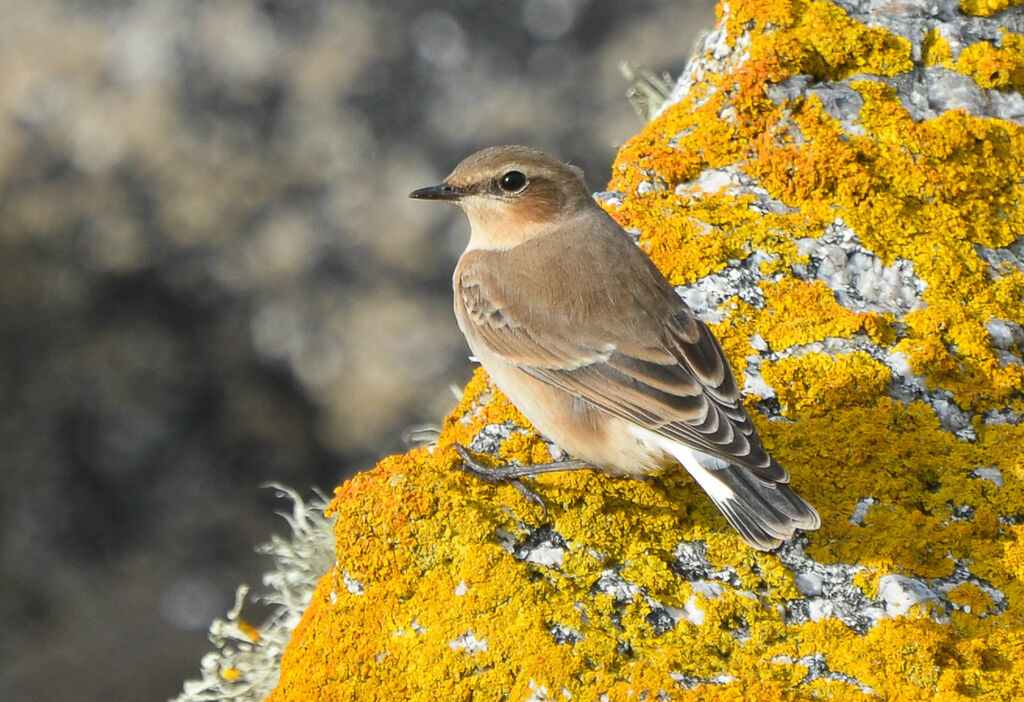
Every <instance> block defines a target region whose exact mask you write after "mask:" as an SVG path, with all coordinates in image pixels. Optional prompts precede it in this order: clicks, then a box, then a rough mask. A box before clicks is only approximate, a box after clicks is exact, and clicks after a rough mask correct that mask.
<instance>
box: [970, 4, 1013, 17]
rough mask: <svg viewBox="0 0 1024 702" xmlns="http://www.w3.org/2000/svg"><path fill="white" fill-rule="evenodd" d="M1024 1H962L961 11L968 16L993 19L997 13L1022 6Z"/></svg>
mask: <svg viewBox="0 0 1024 702" xmlns="http://www.w3.org/2000/svg"><path fill="white" fill-rule="evenodd" d="M1021 2H1024V0H960V9H961V10H963V11H964V13H965V14H968V15H977V16H979V17H991V16H992V15H994V14H995V13H997V12H1002V11H1003V10H1005V9H1007V8H1010V7H1015V6H1016V5H1020V4H1021Z"/></svg>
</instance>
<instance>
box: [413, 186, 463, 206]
mask: <svg viewBox="0 0 1024 702" xmlns="http://www.w3.org/2000/svg"><path fill="white" fill-rule="evenodd" d="M409 197H411V198H415V199H416V200H448V201H449V202H455V201H456V200H458V199H459V198H460V197H462V192H461V191H460V190H459V189H458V188H456V187H455V186H454V185H448V183H441V184H440V185H431V186H430V187H428V188H420V189H419V190H413V191H412V192H411V193H409Z"/></svg>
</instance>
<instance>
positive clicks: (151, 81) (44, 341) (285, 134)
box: [0, 0, 714, 702]
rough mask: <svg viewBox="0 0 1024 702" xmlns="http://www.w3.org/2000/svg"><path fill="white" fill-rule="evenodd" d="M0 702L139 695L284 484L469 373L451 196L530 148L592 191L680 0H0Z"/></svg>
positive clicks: (206, 605)
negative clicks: (439, 191)
mask: <svg viewBox="0 0 1024 702" xmlns="http://www.w3.org/2000/svg"><path fill="white" fill-rule="evenodd" d="M0 11H2V14H0V16H2V17H3V20H2V22H0V477H2V486H3V487H2V491H0V699H3V700H44V699H45V700H48V701H50V702H61V701H63V700H72V699H74V700H159V699H165V698H167V697H170V696H172V695H175V694H177V693H178V691H179V690H180V688H181V683H182V681H183V680H184V679H186V678H190V677H196V675H197V671H198V664H199V659H200V657H201V655H202V654H203V653H204V652H205V651H206V650H207V648H208V647H207V643H206V634H205V631H206V627H207V626H208V624H209V622H210V620H211V619H212V618H213V617H215V616H219V615H221V614H222V613H223V612H224V611H226V610H227V609H228V608H229V607H230V606H231V602H232V599H233V594H234V590H235V587H236V585H237V584H238V583H240V582H249V583H253V584H258V583H259V580H260V573H261V571H262V569H263V568H264V566H265V565H266V564H265V563H264V562H262V561H261V557H259V556H257V555H256V554H255V553H254V552H253V547H254V545H255V544H258V543H261V542H264V541H266V540H267V539H268V537H269V535H270V534H271V533H273V532H283V531H285V530H286V528H285V525H284V522H283V521H281V520H280V519H279V518H278V517H276V516H275V515H274V511H275V510H277V509H288V508H289V505H288V504H285V503H281V502H279V501H277V500H276V498H275V497H274V494H273V492H272V491H270V490H267V489H265V488H263V489H261V488H260V487H259V486H260V484H261V483H264V482H266V481H271V480H272V481H278V482H281V483H285V484H287V485H290V486H292V487H294V488H296V489H298V490H299V491H300V492H303V493H304V494H309V493H310V491H311V489H312V486H319V487H320V488H322V489H323V490H325V491H328V492H329V491H330V490H331V489H332V488H333V486H334V485H336V484H338V483H340V482H341V481H342V480H344V479H345V478H346V477H347V476H348V475H351V474H352V473H353V472H355V471H357V470H360V469H363V468H367V467H370V466H372V465H373V464H374V462H375V461H376V460H377V459H378V458H380V457H382V456H384V455H386V454H388V453H392V452H397V451H402V450H404V449H405V448H406V446H405V445H404V444H403V442H402V438H401V437H402V434H403V430H405V429H407V428H408V427H410V426H414V425H417V424H420V423H431V422H433V423H437V422H438V421H439V420H440V418H441V417H442V416H443V415H444V414H445V413H446V412H447V411H448V410H449V409H450V408H451V407H452V406H453V403H454V397H453V396H452V393H451V390H450V386H453V385H454V386H460V385H461V384H462V383H463V382H464V381H465V380H466V379H467V378H468V377H469V374H470V371H471V368H470V364H469V362H468V361H467V359H466V356H467V350H466V348H465V346H464V341H463V340H462V337H461V335H460V334H459V332H458V329H457V327H456V325H455V321H454V318H453V316H452V313H451V291H450V287H449V286H450V276H451V271H452V268H453V266H454V262H455V259H456V258H457V256H458V254H459V252H460V251H461V249H462V247H463V246H464V245H465V241H466V238H467V235H468V227H467V226H466V224H465V222H464V220H463V219H462V217H461V216H460V215H459V214H458V213H457V211H456V210H455V209H454V208H446V207H441V206H437V205H429V204H423V203H419V202H413V201H410V200H407V199H406V195H407V194H408V193H409V192H410V191H411V190H413V189H415V188H417V187H420V186H424V185H430V184H434V183H436V182H439V181H440V180H441V178H443V177H444V176H445V175H446V174H447V173H448V172H449V171H450V170H451V168H452V167H453V166H454V165H455V164H456V163H457V162H458V161H459V160H460V159H461V158H462V157H463V156H465V155H468V154H469V153H471V152H472V151H474V150H476V149H477V148H480V147H483V146H487V145H491V144H497V143H523V144H528V145H531V146H536V147H539V148H542V149H545V150H548V151H550V152H552V153H553V154H557V155H558V156H560V157H562V158H564V159H566V160H571V161H572V162H574V163H576V164H579V165H581V166H582V167H584V169H585V170H586V172H587V175H588V182H589V185H590V187H591V189H592V190H599V189H601V188H602V187H603V185H604V183H605V182H606V181H607V179H608V176H609V173H610V171H609V168H610V164H611V161H612V159H613V157H614V154H615V152H616V150H617V147H618V145H619V144H621V143H622V142H624V141H625V140H626V139H628V138H629V137H630V136H632V135H633V134H634V133H635V132H636V131H637V130H638V129H639V128H640V127H641V126H642V124H641V121H640V119H639V118H638V117H637V116H636V115H635V114H634V113H633V111H632V110H631V108H630V106H629V104H628V103H627V101H626V100H625V98H624V97H623V95H624V92H625V91H626V89H627V88H628V84H627V81H626V80H625V79H624V78H623V77H622V76H621V75H620V72H619V70H618V64H619V62H621V61H629V62H631V63H632V64H634V65H636V66H641V67H645V68H648V69H651V70H653V71H654V72H656V73H661V72H663V71H668V72H671V73H672V74H673V75H678V73H679V72H680V70H681V69H682V66H683V63H684V61H685V59H686V57H687V56H688V53H689V51H690V47H691V45H692V43H693V40H694V38H695V34H696V32H698V31H700V30H702V29H707V28H710V27H711V26H712V23H713V20H714V16H713V8H712V5H711V3H710V1H709V0H678V1H675V2H673V1H669V0H634V1H633V2H629V3H622V2H614V1H613V0H516V1H514V2H504V3H483V2H474V1H472V0H462V1H455V0H452V1H450V2H437V3H423V2H420V1H418V0H376V1H370V0H367V1H366V2H354V1H352V0H333V1H330V2H329V1H327V0H262V1H259V0H208V1H202V0H136V1H133V0H65V1H60V0H33V2H24V0H0Z"/></svg>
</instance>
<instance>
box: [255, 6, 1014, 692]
mask: <svg viewBox="0 0 1024 702" xmlns="http://www.w3.org/2000/svg"><path fill="white" fill-rule="evenodd" d="M1002 6H1003V7H1005V6H1006V3H1005V2H1004V3H1002ZM964 8H965V9H967V10H971V11H974V12H977V13H978V14H991V12H990V10H991V11H994V10H997V9H999V8H992V7H991V6H986V8H987V9H986V8H979V7H968V6H967V5H966V4H965V5H964ZM1022 24H1024V13H1022V12H1021V11H1019V10H1018V9H1016V8H1013V9H1009V10H1005V11H1004V12H1001V13H997V14H995V16H993V17H992V18H990V19H983V18H978V17H968V16H964V15H963V14H962V13H961V12H960V10H959V8H958V6H957V5H955V4H953V3H950V2H940V3H931V4H924V3H920V4H914V3H900V4H888V5H878V4H869V3H862V4H854V3H839V4H834V3H830V2H824V1H815V0H811V1H809V2H808V1H805V0H763V1H750V2H733V3H730V4H723V5H722V6H721V20H720V22H719V25H718V28H717V29H716V30H715V32H713V33H712V34H710V35H709V36H708V37H707V39H706V41H705V43H704V47H703V49H702V52H701V54H700V55H699V56H698V57H697V58H696V59H695V61H694V62H692V63H691V65H690V67H689V68H688V70H687V72H686V73H685V74H684V76H683V78H682V79H681V80H680V82H679V84H678V86H677V90H676V93H675V95H674V97H673V99H672V100H671V101H670V104H668V105H666V107H665V108H664V110H663V111H662V113H661V114H660V116H658V117H657V118H656V119H655V120H654V121H653V122H651V124H650V125H648V127H647V128H646V129H645V130H644V131H643V133H641V134H640V135H639V136H637V137H636V138H635V139H634V140H633V141H632V142H631V143H630V144H628V145H627V146H626V147H625V148H624V149H623V150H622V151H621V153H620V156H619V159H618V162H617V163H616V165H615V168H614V173H613V179H612V182H611V184H610V187H609V193H608V194H606V195H604V196H603V197H602V198H601V200H602V202H603V203H604V204H605V206H606V207H607V208H608V209H609V211H610V212H611V213H612V214H613V216H615V217H616V218H617V219H618V220H619V221H620V222H621V223H622V224H623V226H624V227H627V228H628V229H630V230H632V231H635V232H637V236H638V245H640V246H641V247H643V248H644V250H645V251H647V252H648V253H649V254H650V256H651V257H652V259H653V260H654V261H655V262H656V263H657V264H658V266H659V267H660V268H661V269H662V270H663V271H664V272H665V273H666V275H667V276H669V278H670V280H671V281H672V282H673V283H674V284H676V285H677V286H679V287H678V290H679V293H680V295H682V296H683V297H684V298H685V299H686V300H687V301H688V302H689V303H690V304H691V305H692V306H693V307H694V309H695V310H697V311H698V312H699V313H700V314H701V315H702V316H704V317H705V318H706V319H708V320H709V322H711V323H712V326H713V328H714V330H715V332H716V333H717V334H718V335H719V337H720V338H721V339H722V342H723V346H724V348H725V349H726V351H727V353H728V354H729V356H730V358H731V360H732V361H733V364H734V367H735V369H736V371H737V373H738V375H739V377H740V378H741V379H743V381H744V382H745V386H746V390H747V392H748V393H749V394H750V408H751V410H752V411H753V413H754V418H755V422H756V423H757V427H758V430H759V432H760V433H761V435H762V437H764V440H765V443H766V445H767V446H768V447H769V448H770V450H771V451H772V453H773V455H774V456H775V457H776V458H777V459H778V460H779V462H780V463H781V464H782V465H783V466H785V467H786V468H787V469H789V471H790V472H791V473H792V480H793V483H794V485H796V486H797V487H798V488H799V490H800V493H801V494H802V495H804V496H806V497H807V499H808V500H809V501H810V502H812V503H813V504H814V505H815V506H816V507H817V508H818V510H819V512H820V513H821V516H822V527H821V529H820V530H819V531H817V532H814V533H813V534H808V535H805V536H801V537H799V538H797V539H795V540H793V541H791V542H790V543H787V544H785V545H784V546H783V547H781V548H780V549H778V550H776V551H775V552H772V553H760V552H757V551H754V550H751V549H750V548H748V547H746V546H744V545H743V543H742V542H741V540H740V539H739V537H738V536H737V535H736V534H735V533H734V532H732V531H731V530H730V529H729V528H728V526H727V525H726V523H725V521H724V519H722V518H721V517H720V516H719V515H717V514H716V512H715V510H714V508H713V506H712V505H711V503H710V501H709V500H707V499H706V497H705V496H704V495H703V494H702V493H701V492H700V490H699V489H698V488H697V487H696V485H695V484H694V483H693V482H692V481H691V480H690V479H689V478H688V477H687V476H686V474H685V472H684V471H682V470H679V471H677V472H669V473H667V474H665V475H663V476H662V477H661V479H660V481H652V482H640V481H635V480H629V479H615V478H610V477H608V476H604V475H598V474H594V473H589V472H577V473H568V474H554V475H548V476H543V477H540V478H538V479H537V480H536V481H535V482H534V483H533V484H532V485H531V488H532V489H533V490H535V491H536V492H537V493H539V494H540V495H541V497H542V498H543V500H544V502H545V504H546V507H547V509H546V510H542V509H540V508H539V507H537V506H535V505H533V504H532V503H530V502H528V501H527V500H525V499H524V498H523V496H522V495H520V494H519V493H518V492H517V491H516V490H515V489H514V488H513V487H512V486H500V487H495V486H490V485H486V484H482V483H479V482H477V481H474V480H473V479H471V478H469V477H467V476H465V475H464V474H462V473H460V472H454V471H453V468H454V467H455V466H456V465H457V463H458V457H457V455H456V453H455V452H454V450H453V449H452V448H451V444H452V443H453V442H462V443H465V444H467V445H473V447H474V448H477V449H491V450H493V451H494V452H495V453H496V454H497V457H496V459H495V460H497V459H498V458H500V459H505V460H513V461H520V462H524V463H525V462H531V461H543V460H548V458H549V456H550V453H551V451H552V447H550V446H549V445H548V444H547V443H546V442H545V441H544V440H543V439H542V438H540V437H538V436H536V435H535V434H534V433H532V432H531V431H530V430H529V428H528V426H527V425H526V423H525V421H524V420H523V419H522V418H521V417H520V416H519V415H518V414H517V413H516V412H515V410H514V409H513V408H512V407H510V406H509V405H508V404H507V402H505V400H504V399H503V398H502V397H501V396H500V393H498V392H497V391H496V390H494V389H493V388H492V387H491V386H490V385H489V384H488V383H487V381H486V378H485V376H484V375H483V374H482V372H478V373H477V375H476V376H475V378H474V380H473V381H472V382H471V383H470V384H469V385H468V386H467V388H466V391H465V396H464V397H463V400H462V402H461V403H460V404H459V406H458V407H457V408H456V410H455V411H454V412H453V413H452V414H451V416H450V417H449V418H448V419H447V420H446V423H445V427H444V430H443V432H442V434H441V437H440V439H439V440H438V442H437V444H436V445H435V446H431V447H426V448H421V449H417V450H414V451H412V452H410V453H408V454H406V455H404V456H397V457H392V458H389V459H386V460H384V461H383V462H381V463H380V464H379V465H378V466H377V467H376V468H375V469H373V470H372V471H368V472H366V473H364V474H362V475H359V476H357V477H356V478H354V479H353V480H351V481H349V482H348V483H346V484H345V485H344V486H342V487H341V488H339V489H338V491H337V494H336V496H335V499H334V501H333V503H332V507H331V510H332V512H333V514H335V515H336V517H337V525H336V552H337V559H338V560H337V566H336V568H334V569H333V570H331V571H330V572H328V573H327V574H325V575H324V577H323V578H322V579H321V581H320V584H319V587H318V589H317V590H316V592H315V593H314V596H313V601H312V603H311V605H310V607H309V609H308V611H307V612H306V616H305V617H304V619H303V621H302V623H301V624H300V625H299V626H298V628H297V629H296V630H295V632H294V635H293V639H292V642H291V645H290V647H289V649H288V651H287V652H286V654H285V657H284V660H283V663H282V669H281V682H280V684H279V686H278V688H277V690H276V691H275V693H274V694H273V695H272V697H271V699H272V700H275V701H283V700H319V699H323V700H328V699H331V700H335V699H409V700H419V699H422V700H427V699H430V700H433V699H465V700H469V699H473V700H475V701H476V700H499V699H501V700H506V699H507V700H547V699H551V700H554V699H566V700H568V699H572V700H581V699H583V700H599V699H609V700H621V699H693V700H698V699H699V700H715V699H803V698H820V697H830V698H837V699H863V698H871V697H878V698H882V699H907V700H919V699H931V698H934V699H942V700H955V699H971V698H978V699H991V700H997V699H998V700H1003V699H1015V698H1020V697H1021V696H1024V451H1022V446H1024V424H1022V422H1021V419H1022V412H1024V396H1022V392H1021V388H1022V387H1024V364H1022V361H1021V357H1022V352H1024V331H1022V325H1024V238H1021V232H1024V127H1022V126H1021V124H1020V121H1021V120H1024V98H1022V95H1021V93H1020V89H1021V87H1024V82H1022V81H1021V79H1020V75H1019V73H1020V69H1019V68H1018V66H1021V65H1024V63H1022V62H1024V44H1022V43H1021V42H1022V41H1024V37H1021V36H1020V35H1019V34H1017V33H1016V32H1019V31H1020V30H1021V25H1022ZM474 441H476V443H475V444H474Z"/></svg>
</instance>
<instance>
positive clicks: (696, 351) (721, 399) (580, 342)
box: [458, 271, 788, 482]
mask: <svg viewBox="0 0 1024 702" xmlns="http://www.w3.org/2000/svg"><path fill="white" fill-rule="evenodd" d="M466 273H467V274H464V275H463V276H462V278H461V280H460V284H459V288H458V292H459V294H461V296H462V302H463V304H464V305H465V308H466V312H467V316H468V318H469V321H470V323H471V324H473V326H474V329H473V333H474V334H475V335H477V336H478V337H479V338H480V340H481V341H483V342H484V343H485V344H486V345H487V347H488V348H489V349H490V350H491V351H492V352H494V353H496V354H498V355H500V356H501V357H502V358H503V359H505V360H506V361H507V362H509V363H512V364H514V365H516V366H517V367H519V368H520V369H521V370H523V371H524V372H526V373H528V374H529V375H531V376H533V377H535V378H537V379H539V380H542V381H544V382H546V383H549V384H551V385H553V386H555V387H559V388H561V389H563V390H565V391H566V392H569V393H571V394H572V395H575V396H577V397H580V398H582V399H584V400H585V401H587V402H589V403H591V404H593V405H595V406H597V407H599V408H601V409H602V410H604V411H606V412H608V413H609V414H612V415H615V416H618V417H621V418H623V419H626V420H628V421H630V422H635V423H636V424H638V425H639V426H641V427H643V428H645V429H649V430H650V431H653V432H655V433H656V434H659V435H661V436H664V437H666V438H669V439H673V440H676V441H679V442H681V443H683V444H685V445H688V446H691V447H693V448H696V449H698V450H700V451H705V452H707V453H710V454H712V455H716V456H719V457H721V458H723V459H725V460H727V461H729V462H731V463H735V464H738V465H741V466H743V467H745V468H748V469H750V470H751V471H752V472H753V473H754V474H755V475H757V476H758V477H759V478H761V479H762V480H766V481H772V482H785V481H787V480H788V476H787V474H786V472H785V471H784V470H783V469H782V468H781V467H779V465H778V464H777V463H775V462H774V461H772V460H771V458H770V457H769V456H768V454H767V453H766V452H765V451H764V449H763V447H762V446H761V442H760V439H759V438H758V436H757V433H756V431H755V430H754V427H753V424H752V423H751V421H750V417H749V416H748V415H747V413H746V411H745V410H744V409H743V406H742V404H741V399H740V394H739V390H738V389H737V387H736V382H735V379H734V377H733V375H732V372H731V370H730V369H729V366H728V361H727V359H726V358H725V354H724V353H723V352H722V349H721V346H719V344H718V342H717V341H716V340H715V338H714V336H713V335H712V334H711V332H710V331H709V330H708V329H707V327H706V326H705V325H704V324H703V323H702V322H700V321H699V320H697V319H696V318H695V317H694V316H693V314H692V313H691V312H690V310H689V309H688V308H687V307H686V305H685V304H683V303H682V301H681V300H679V299H678V297H676V296H675V293H674V292H673V291H672V289H671V287H669V286H668V285H667V283H666V284H665V288H667V290H668V293H667V294H668V295H671V298H672V300H671V302H669V301H667V300H662V304H661V305H657V306H655V307H660V308H663V310H664V312H663V313H662V314H661V315H660V318H652V319H646V320H641V321H639V322H637V320H635V319H634V320H632V321H630V322H628V323H625V324H619V325H616V324H614V323H609V316H613V315H611V314H610V311H608V310H604V311H602V310H600V309H593V308H592V307H589V306H575V307H574V306H572V305H571V302H565V304H566V305H569V306H570V309H564V310H562V311H564V312H565V314H560V315H558V319H557V321H555V320H553V319H551V315H550V313H549V314H547V315H545V314H541V313H539V311H538V309H536V307H537V304H536V302H537V296H531V297H530V298H529V299H524V298H523V297H522V296H518V297H517V296H512V295H510V294H509V293H508V291H507V288H508V285H507V284H506V282H505V281H504V280H502V279H501V278H498V277H496V276H491V275H487V274H486V273H483V274H481V275H474V274H473V273H472V272H470V271H467V272H466ZM531 300H532V301H533V306H531ZM549 302H551V301H549ZM541 304H544V302H543V301H541ZM556 304H557V303H556ZM548 309H550V307H549V308H548ZM650 313H651V311H650V310H643V311H638V314H644V315H649V314H650ZM620 316H621V313H620ZM612 321H613V322H614V320H612Z"/></svg>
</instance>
